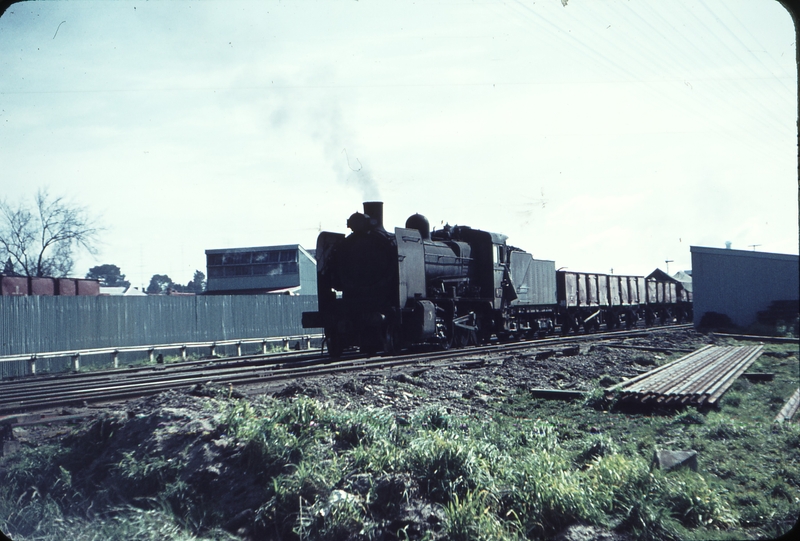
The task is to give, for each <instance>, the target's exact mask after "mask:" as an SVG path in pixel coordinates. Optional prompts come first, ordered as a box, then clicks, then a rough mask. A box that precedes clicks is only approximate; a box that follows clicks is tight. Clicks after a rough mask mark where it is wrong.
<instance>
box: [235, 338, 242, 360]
mask: <svg viewBox="0 0 800 541" xmlns="http://www.w3.org/2000/svg"><path fill="white" fill-rule="evenodd" d="M236 356H237V357H241V356H242V343H241V342H236Z"/></svg>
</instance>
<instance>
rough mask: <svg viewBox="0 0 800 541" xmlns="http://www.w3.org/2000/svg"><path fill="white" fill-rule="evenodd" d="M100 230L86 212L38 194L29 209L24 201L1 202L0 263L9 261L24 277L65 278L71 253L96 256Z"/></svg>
mask: <svg viewBox="0 0 800 541" xmlns="http://www.w3.org/2000/svg"><path fill="white" fill-rule="evenodd" d="M102 230H103V228H102V227H100V226H99V225H98V224H97V221H96V219H95V218H93V217H92V216H91V215H90V214H89V211H88V210H87V209H86V208H84V207H80V206H77V205H75V204H73V203H69V202H67V201H66V200H65V199H64V198H63V197H55V198H51V197H50V194H49V193H48V192H47V190H39V191H38V192H36V197H35V198H34V205H33V207H31V206H30V205H28V204H26V203H25V202H24V201H19V202H18V203H17V204H11V203H9V202H8V201H7V200H5V199H3V200H2V201H0V260H2V259H4V258H6V257H8V258H9V259H10V260H11V263H12V265H13V266H14V267H15V268H17V269H19V272H21V274H23V275H26V276H59V277H60V276H67V275H68V274H70V273H71V272H72V267H73V265H74V262H73V260H72V256H73V253H74V252H75V250H76V249H81V248H82V249H85V250H86V251H87V252H89V253H90V254H95V253H97V250H96V248H95V244H96V243H97V235H98V234H99V233H100V231H102Z"/></svg>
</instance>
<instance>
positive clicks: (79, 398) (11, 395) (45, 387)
mask: <svg viewBox="0 0 800 541" xmlns="http://www.w3.org/2000/svg"><path fill="white" fill-rule="evenodd" d="M690 327H691V325H669V326H665V327H651V328H648V329H631V330H621V331H612V332H602V333H594V334H580V335H571V336H565V337H554V338H543V339H537V340H531V341H523V342H513V343H493V344H490V345H485V346H479V347H472V348H467V349H457V350H444V351H441V350H437V351H427V352H425V351H422V352H419V351H418V352H412V353H408V354H404V355H398V356H393V357H371V358H367V357H363V356H360V355H347V356H343V357H342V358H340V359H335V360H333V359H331V358H330V357H328V356H323V355H322V354H320V353H318V352H310V351H308V350H305V351H300V352H293V353H282V354H267V355H250V356H244V357H235V358H227V359H214V360H203V361H191V362H181V363H173V364H167V365H156V366H149V367H139V368H125V369H115V370H106V371H97V372H84V373H72V374H67V375H60V376H36V377H29V378H23V379H19V380H12V381H5V382H0V422H3V419H4V417H5V418H8V416H10V415H12V414H20V413H30V412H37V411H43V410H54V409H57V408H64V407H70V406H80V405H87V404H90V403H96V402H109V401H117V400H128V399H132V398H138V397H142V396H147V395H152V394H157V393H160V392H164V391H167V390H171V389H191V388H192V387H193V386H195V385H198V384H206V383H209V382H210V383H214V384H217V385H229V386H231V388H232V387H234V386H235V387H241V386H243V385H253V384H269V383H274V382H279V381H286V380H291V379H296V378H303V377H311V376H321V375H326V374H333V373H344V372H349V371H360V370H385V369H391V368H401V367H406V366H410V365H416V366H417V368H424V367H433V366H441V365H443V364H445V365H448V366H450V365H455V366H458V365H465V364H466V365H476V364H481V362H482V361H479V360H476V359H475V356H476V355H479V354H485V353H492V352H504V351H518V350H524V349H531V348H535V349H542V350H545V351H546V350H547V349H548V348H563V347H565V346H569V345H575V344H580V343H583V342H597V341H600V342H602V341H603V340H618V339H622V338H631V337H636V336H644V335H649V334H652V333H659V332H671V331H674V330H681V329H686V328H690Z"/></svg>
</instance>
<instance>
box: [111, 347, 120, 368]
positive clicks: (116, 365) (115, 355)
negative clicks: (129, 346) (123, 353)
mask: <svg viewBox="0 0 800 541" xmlns="http://www.w3.org/2000/svg"><path fill="white" fill-rule="evenodd" d="M111 358H112V359H114V368H119V350H118V349H115V350H114V351H112V352H111Z"/></svg>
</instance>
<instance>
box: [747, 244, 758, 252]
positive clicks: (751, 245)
mask: <svg viewBox="0 0 800 541" xmlns="http://www.w3.org/2000/svg"><path fill="white" fill-rule="evenodd" d="M748 246H749V247H750V248H752V249H753V251H754V252H755V251H756V246H761V245H760V244H748Z"/></svg>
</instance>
